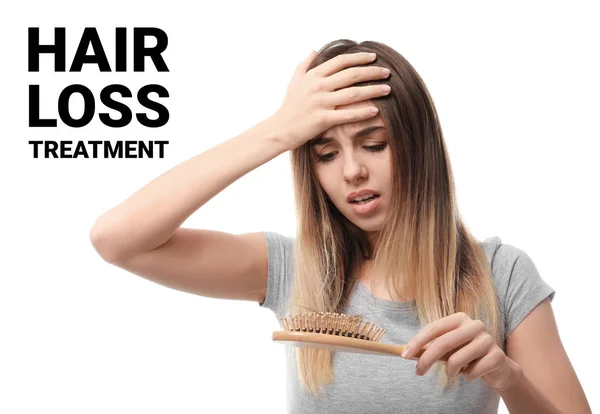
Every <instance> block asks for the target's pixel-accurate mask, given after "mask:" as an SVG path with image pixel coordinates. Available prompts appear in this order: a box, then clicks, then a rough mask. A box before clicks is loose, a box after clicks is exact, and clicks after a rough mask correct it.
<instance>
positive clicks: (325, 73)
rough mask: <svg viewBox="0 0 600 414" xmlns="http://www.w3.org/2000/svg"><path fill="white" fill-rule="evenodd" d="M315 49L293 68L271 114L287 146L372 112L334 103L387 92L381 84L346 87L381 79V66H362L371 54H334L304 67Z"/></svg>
mask: <svg viewBox="0 0 600 414" xmlns="http://www.w3.org/2000/svg"><path fill="white" fill-rule="evenodd" d="M315 57H316V52H315V51H312V52H311V53H310V55H309V56H308V58H306V59H305V60H304V61H302V62H300V63H299V64H298V66H297V68H296V72H295V73H294V75H293V77H292V80H291V81H290V84H289V85H288V88H287V92H286V95H285V99H284V102H283V104H282V105H281V107H280V108H279V109H278V110H277V111H276V112H275V114H274V115H273V116H272V117H271V118H272V119H275V120H276V123H277V125H278V126H279V130H280V131H285V132H284V137H282V139H283V140H285V144H286V146H287V147H288V149H294V148H296V147H298V146H300V145H302V144H304V143H306V142H307V141H308V140H310V139H311V138H314V137H315V136H317V135H319V134H320V133H321V132H323V131H325V130H327V129H329V128H331V127H332V126H334V125H337V124H342V123H347V122H356V121H362V120H365V119H368V118H371V117H373V116H375V115H376V112H371V108H361V109H338V110H336V109H335V108H336V106H340V105H346V104H350V103H354V102H358V101H363V100H367V99H372V98H377V97H381V96H384V95H387V94H388V93H389V91H384V90H382V85H369V86H359V87H349V88H347V86H349V85H352V84H354V83H357V82H363V81H369V80H376V79H385V78H387V77H388V76H389V71H388V72H383V71H382V69H383V68H381V67H377V66H363V67H351V66H355V65H364V64H368V63H370V62H373V61H374V60H375V54H371V53H365V52H360V53H352V54H342V55H338V56H336V57H334V58H332V59H330V60H328V61H327V62H324V63H322V64H321V65H319V66H317V67H315V68H313V69H311V70H308V68H309V67H310V64H311V63H312V61H313V59H314V58H315Z"/></svg>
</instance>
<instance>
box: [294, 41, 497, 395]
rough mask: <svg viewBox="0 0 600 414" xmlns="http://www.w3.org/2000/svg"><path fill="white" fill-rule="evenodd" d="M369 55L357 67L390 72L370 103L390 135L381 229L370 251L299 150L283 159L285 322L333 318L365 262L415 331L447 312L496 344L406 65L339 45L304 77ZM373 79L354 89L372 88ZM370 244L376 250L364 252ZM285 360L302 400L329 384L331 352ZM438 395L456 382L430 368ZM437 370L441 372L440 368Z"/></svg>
mask: <svg viewBox="0 0 600 414" xmlns="http://www.w3.org/2000/svg"><path fill="white" fill-rule="evenodd" d="M356 52H375V53H376V54H377V58H376V60H375V61H373V62H371V63H369V64H367V65H365V66H371V65H374V66H383V67H387V68H388V69H390V71H391V73H390V76H389V78H387V79H386V80H385V83H387V84H389V85H390V86H391V93H390V94H388V95H386V96H383V97H378V98H375V99H372V102H373V103H374V104H375V105H376V106H377V107H378V108H379V114H380V115H381V117H382V119H383V121H384V125H385V128H386V130H387V132H388V135H389V137H390V143H389V148H390V151H391V168H392V189H391V201H390V204H389V206H388V208H387V212H386V217H385V222H384V223H385V224H384V226H383V228H382V229H381V231H379V232H378V237H377V239H376V241H375V243H373V244H372V245H371V244H370V243H369V242H368V239H367V235H366V233H365V232H364V231H363V230H362V229H360V228H359V227H357V226H356V225H354V224H353V223H352V222H350V221H349V220H348V219H347V218H346V217H345V216H344V215H343V214H341V213H340V211H339V210H338V209H337V207H335V205H334V204H333V202H332V201H331V200H330V199H329V197H328V196H327V194H326V193H325V192H324V191H323V189H322V188H321V186H320V184H319V181H318V179H317V176H316V172H315V168H314V161H313V158H312V157H311V152H310V151H311V150H310V147H309V144H308V142H307V143H306V144H304V145H301V146H299V147H297V148H295V149H294V150H292V151H291V152H290V157H291V165H292V172H293V182H294V195H295V203H296V212H297V234H296V244H295V250H294V257H295V261H294V284H293V289H292V293H291V300H290V308H289V310H291V313H292V314H300V313H304V312H307V311H315V312H340V313H343V312H344V309H345V307H346V306H347V303H348V299H349V295H350V293H351V292H352V290H353V289H354V287H355V284H356V283H358V280H356V279H355V278H352V277H351V275H353V274H355V273H354V272H355V271H356V270H357V269H359V268H360V267H361V266H363V265H364V263H365V261H367V260H370V261H371V262H372V267H371V271H372V274H384V275H386V276H385V286H386V288H387V289H388V292H390V287H391V288H392V289H393V290H394V291H395V292H396V294H400V292H402V294H403V295H408V297H411V298H414V300H415V302H416V306H417V312H418V317H419V320H420V322H421V324H422V325H423V326H424V325H426V324H427V323H429V322H432V321H435V320H437V319H440V318H442V317H445V316H448V315H451V314H453V313H456V312H464V313H466V314H468V315H469V316H471V317H472V318H474V319H481V320H482V321H483V322H485V323H486V326H487V328H488V332H489V333H490V335H492V336H493V337H494V339H495V340H496V343H498V344H499V345H500V341H501V332H500V331H499V327H500V326H501V325H502V326H503V325H504V324H503V323H501V320H500V319H501V318H502V313H501V312H500V311H499V307H498V299H497V296H496V291H495V287H494V284H493V280H492V275H491V269H490V267H489V265H488V262H487V259H486V256H485V253H484V252H483V250H482V248H481V246H479V243H478V241H477V240H476V239H475V238H474V237H473V236H472V235H471V233H470V232H469V230H468V229H467V227H466V226H465V224H464V223H463V221H462V220H461V218H460V214H459V212H458V210H457V205H456V196H455V188H454V181H453V176H452V170H451V166H450V160H449V157H448V153H447V150H446V145H445V143H444V137H443V134H442V129H441V127H440V123H439V119H438V116H437V112H436V110H435V106H434V103H433V100H432V99H431V96H430V95H429V92H428V90H427V88H426V86H425V84H424V82H423V80H422V79H421V77H420V76H419V75H418V73H417V72H416V71H415V69H414V68H413V67H412V65H411V64H410V63H409V62H408V61H407V60H406V59H405V58H404V57H403V56H402V55H400V54H399V53H398V52H396V51H395V50H393V49H392V48H390V47H389V46H386V45H385V44H382V43H379V42H373V41H366V42H362V43H360V44H358V43H356V42H354V41H351V40H347V39H341V40H336V41H333V42H330V43H328V44H326V45H325V46H324V47H323V48H321V50H320V51H319V53H318V56H317V57H316V58H315V59H314V61H313V62H312V64H311V65H310V67H309V69H312V68H314V67H316V66H318V65H320V64H321V63H323V62H325V61H327V60H329V59H331V58H333V57H335V56H337V55H340V54H345V53H356ZM377 83H381V81H367V82H360V83H357V84H355V85H372V84H377ZM373 246H376V248H373ZM295 355H296V358H295V360H294V362H295V366H296V368H297V373H298V376H299V379H300V383H301V384H302V385H303V387H304V388H305V389H306V390H308V391H309V392H310V393H311V394H312V395H316V394H318V392H319V390H322V389H323V386H324V385H325V384H328V383H331V382H332V380H333V379H334V374H333V369H332V363H331V351H326V350H318V349H306V348H300V349H296V350H295ZM434 367H435V368H434V370H435V371H436V372H438V374H439V376H438V378H439V380H440V383H441V385H442V387H444V388H445V387H446V386H448V385H449V384H452V383H454V380H456V378H455V377H454V378H450V377H448V375H447V374H446V370H445V366H444V365H442V364H435V365H434ZM440 367H444V368H443V369H440Z"/></svg>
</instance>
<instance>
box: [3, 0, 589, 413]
mask: <svg viewBox="0 0 600 414" xmlns="http://www.w3.org/2000/svg"><path fill="white" fill-rule="evenodd" d="M16 4H18V5H16ZM206 4H207V5H201V3H200V2H195V3H192V2H190V3H184V2H176V1H170V2H149V1H145V2H141V1H140V2H125V1H121V2H111V1H103V2H95V3H90V2H66V1H53V2H41V1H37V2H19V3H13V6H14V7H16V9H15V10H13V11H12V12H9V11H8V10H4V11H3V13H2V25H1V26H2V33H1V35H2V37H1V38H2V58H1V66H0V70H1V71H2V77H1V79H2V92H3V94H2V95H3V96H2V100H1V101H0V105H2V107H1V108H0V109H1V114H2V150H1V151H0V153H1V157H2V159H1V160H2V162H1V166H0V168H2V171H1V172H2V173H1V180H2V196H1V197H2V203H1V204H0V206H1V207H0V208H1V209H2V214H1V215H0V219H1V220H2V223H1V228H2V241H1V242H0V243H2V250H1V252H2V267H1V268H0V275H1V279H0V283H1V286H0V324H1V325H0V335H1V338H0V412H2V413H9V414H16V413H49V412H56V413H59V412H60V413H63V414H66V413H146V414H149V413H201V412H202V413H203V412H215V413H216V412H223V413H225V412H244V411H251V412H254V411H262V412H267V413H280V412H283V411H284V410H285V381H284V380H285V366H284V348H283V347H282V345H279V344H274V343H272V342H271V332H272V331H273V330H275V329H278V326H279V325H278V322H277V320H276V318H275V317H274V316H273V314H272V313H271V312H270V311H269V310H267V309H261V308H259V306H258V305H257V304H256V303H252V302H236V301H222V300H216V299H211V298H204V297H199V296H195V295H191V294H187V293H183V292H179V291H176V290H172V289H168V288H165V287H163V286H160V285H158V284H155V283H152V282H150V281H148V280H145V279H143V278H141V277H138V276H135V275H133V274H131V273H127V272H126V271H124V270H121V269H119V268H117V267H114V266H112V265H110V264H108V263H106V262H104V261H102V259H101V258H100V257H99V256H98V255H97V253H96V252H95V251H94V249H93V247H92V245H91V244H90V241H89V231H90V229H91V226H92V225H93V223H94V221H95V219H96V218H97V217H98V216H99V215H100V214H101V213H103V212H104V211H106V210H108V209H110V208H111V207H113V206H115V205H116V204H118V203H120V202H121V201H123V200H124V199H125V198H127V197H129V196H130V195H131V194H132V193H133V192H134V191H136V190H137V189H139V188H141V187H142V186H143V185H144V184H146V183H147V182H149V181H151V180H152V179H153V178H155V177H156V176H158V175H160V174H162V173H163V172H164V171H166V170H168V169H170V168H172V167H174V166H175V165H177V164H179V163H181V162H183V161H185V160H187V159H189V158H191V157H192V156H194V155H196V154H199V153H201V152H203V151H205V150H207V149H209V148H211V147H212V146H214V145H216V144H218V143H220V142H223V141H225V140H227V139H229V138H231V137H233V136H235V135H237V134H239V133H241V132H243V131H244V130H246V129H247V128H249V127H251V126H253V125H255V124H256V123H258V122H259V121H261V120H262V119H264V118H266V117H267V116H269V115H271V114H272V113H273V112H274V111H275V110H276V109H277V108H278V106H279V105H280V103H281V101H282V99H283V95H284V92H285V89H286V87H287V84H288V81H289V79H290V77H291V75H292V73H293V71H294V69H295V66H296V64H297V63H298V62H299V61H301V60H302V59H304V58H305V57H306V56H307V55H308V53H309V52H310V50H311V49H315V50H318V49H319V48H320V47H321V46H322V45H324V44H325V43H327V42H329V41H331V40H334V39H339V38H350V39H353V40H357V41H364V40H376V41H381V42H384V43H386V44H388V45H389V46H391V47H393V48H394V49H396V50H398V51H399V52H400V53H401V54H402V55H404V56H405V57H406V58H407V59H408V60H409V62H411V64H413V66H414V67H415V68H416V70H417V71H418V72H419V73H420V74H421V76H422V77H423V79H424V81H425V83H426V84H427V86H428V88H429V90H430V92H431V94H432V96H433V99H434V101H435V103H436V106H437V110H438V112H439V115H440V118H441V124H442V128H443V132H444V135H445V138H446V143H447V146H448V149H449V152H450V157H451V162H452V168H453V171H454V174H455V178H456V185H457V192H458V193H457V195H458V201H459V208H460V211H461V214H462V216H463V218H464V220H465V222H466V224H467V225H468V226H469V228H470V229H471V230H472V232H473V233H474V234H475V236H476V237H477V238H479V239H483V238H486V237H490V236H494V235H497V236H500V237H501V238H502V241H503V242H504V243H509V244H512V245H515V246H517V247H519V248H521V249H523V250H524V251H526V252H527V253H528V254H529V255H530V256H531V257H532V259H533V260H534V262H535V264H536V266H537V267H538V270H539V271H540V274H541V275H542V277H543V278H544V280H545V281H546V282H547V283H549V284H550V285H551V286H552V287H553V288H554V289H556V291H557V293H556V297H555V299H554V303H553V308H554V312H555V315H556V319H557V321H558V326H559V330H560V335H561V339H562V341H563V344H564V346H565V348H566V350H567V353H568V355H569V358H570V360H571V362H572V364H573V366H574V367H575V370H576V372H577V374H578V377H579V379H580V381H581V383H582V385H583V387H584V389H585V391H586V393H587V397H588V399H589V401H590V404H591V406H592V409H593V410H594V409H596V410H599V409H600V399H599V397H598V394H597V393H593V391H594V390H598V389H599V388H598V386H599V384H600V383H599V381H598V378H597V373H598V371H599V370H600V363H599V362H598V358H597V357H596V355H597V352H598V346H597V342H596V341H594V338H595V337H597V335H596V332H595V329H594V328H593V326H597V324H598V322H597V316H598V311H597V302H598V299H597V298H598V289H599V288H600V282H599V280H600V271H599V270H598V267H597V262H596V260H597V258H598V247H599V243H598V233H599V231H600V222H599V219H598V216H597V212H598V211H599V210H600V204H599V202H598V181H599V178H600V167H599V166H598V161H597V159H598V158H597V157H598V149H599V145H598V139H599V138H600V137H599V132H598V114H599V109H600V108H599V106H600V105H599V103H598V102H599V101H598V95H599V93H600V84H599V81H598V73H600V64H599V56H598V39H600V29H599V26H598V24H597V22H598V18H599V17H600V16H598V13H596V12H594V8H593V6H592V5H593V2H581V1H580V2H569V3H567V2H562V3H561V5H558V4H556V3H552V4H550V3H549V2H543V3H542V2H540V3H532V2H506V1H505V2H498V3H495V5H491V4H488V3H485V4H483V2H437V3H434V2H425V1H413V2H398V1H393V2H391V1H390V2H377V1H369V2H356V3H352V2H348V1H344V2H339V3H337V4H335V3H334V2H323V1H321V2H315V3H311V2H306V1H305V2H302V3H294V4H293V5H292V4H290V5H284V3H282V2H278V3H275V2H273V3H272V4H269V3H267V2H265V1H263V2H241V1H239V2H220V3H219V2H208V3H206ZM142 26H153V27H159V28H161V29H163V30H164V31H166V33H167V34H168V37H169V46H168V48H167V50H166V51H165V52H164V53H163V56H164V58H165V60H166V63H167V65H168V67H169V69H170V72H168V73H157V72H156V70H155V69H154V67H153V65H152V64H151V63H150V61H149V60H147V61H146V65H147V70H146V72H145V73H134V72H133V70H132V63H133V61H132V54H131V45H132V28H133V27H142ZM28 27H40V38H41V41H42V43H44V44H45V43H52V42H53V39H54V27H66V55H67V63H66V67H67V69H68V68H69V67H70V65H71V62H72V58H73V56H74V53H75V50H76V48H77V45H78V43H79V40H80V38H81V34H82V33H83V29H84V28H85V27H96V28H97V30H98V33H99V34H100V37H101V39H102V42H103V46H104V49H105V51H106V53H107V55H108V59H109V62H110V64H111V67H112V68H114V61H115V57H114V39H115V31H114V29H115V27H127V28H128V46H129V54H128V68H129V72H127V73H116V72H111V73H100V72H99V70H98V68H97V67H96V66H94V65H84V68H83V71H82V72H80V73H69V72H65V73H54V72H53V68H54V64H53V62H54V61H53V58H52V57H50V56H49V55H42V57H41V58H40V62H41V66H40V72H39V73H28V72H27V28H28ZM90 53H91V49H90ZM74 83H82V84H84V85H86V86H88V87H89V88H90V89H91V90H92V91H93V92H94V94H95V96H96V97H97V99H98V100H97V106H96V114H97V113H98V112H99V111H102V112H106V111H107V109H106V108H105V107H104V106H103V105H102V103H101V102H100V101H99V94H100V91H101V89H102V88H103V87H104V86H107V85H109V84H113V83H121V84H123V85H126V86H127V87H129V88H130V89H131V90H132V91H133V93H134V96H135V93H136V92H137V90H138V89H139V88H140V87H141V86H143V85H145V84H148V83H158V84H160V85H163V86H164V87H165V88H167V89H168V91H169V93H170V97H169V98H168V99H161V100H160V101H161V102H162V103H164V104H165V105H166V106H167V108H168V109H169V112H170V115H171V119H170V121H169V122H168V124H167V125H166V126H164V127H162V128H157V129H150V128H145V127H143V126H141V125H140V124H138V123H137V121H135V118H134V121H133V122H132V123H131V124H130V125H129V126H127V127H125V128H121V129H113V128H109V127H107V126H105V125H103V124H102V123H101V122H100V121H99V119H98V117H97V115H96V116H95V117H94V120H93V121H92V122H91V123H90V124H89V125H88V126H86V127H83V128H79V129H75V128H69V127H67V126H65V125H64V124H62V123H61V122H60V120H59V126H58V127H57V128H29V127H28V92H27V91H28V85H30V84H39V85H40V91H41V104H40V112H41V115H42V117H46V118H56V117H57V115H58V112H57V101H58V95H59V94H60V91H62V90H63V89H64V88H65V87H66V86H68V85H70V84H74ZM115 96H117V95H115ZM129 104H130V107H131V108H132V110H134V113H135V112H136V111H143V108H142V107H141V106H140V105H139V104H138V103H137V101H136V100H135V98H132V99H130V100H129ZM72 108H73V116H75V117H77V116H78V115H81V110H82V108H81V107H79V111H80V112H79V113H78V112H77V111H78V109H77V108H78V102H77V99H73V102H72ZM110 112H111V114H112V116H113V118H118V115H117V114H116V112H114V111H112V110H110ZM152 115H153V114H151V116H152ZM34 139H39V140H71V141H80V140H81V141H88V140H111V141H117V140H145V141H150V140H169V142H170V144H169V145H168V146H167V147H166V156H165V158H164V159H159V158H154V159H100V158H98V159H85V158H78V159H42V158H38V159H34V158H33V155H32V154H33V153H32V147H31V146H30V145H28V143H27V142H28V141H29V140H34ZM184 227H193V228H205V229H214V230H221V231H226V232H231V233H245V232H252V231H276V232H279V233H282V234H284V235H289V236H294V235H295V214H294V205H293V192H292V182H291V172H290V166H289V155H288V153H284V154H282V155H281V156H279V157H277V158H275V159H274V160H272V161H271V162H269V163H267V164H265V165H263V166H261V167H259V168H257V169H256V170H254V171H253V172H251V173H249V174H247V175H246V176H244V177H242V178H241V179H240V180H238V181H237V182H235V183H234V184H232V185H231V186H230V187H228V188H227V189H225V190H224V191H223V192H222V193H220V194H219V195H217V196H216V197H215V198H213V199H212V200H211V201H209V202H208V203H207V204H206V205H205V206H203V207H202V208H201V209H200V210H199V211H197V212H196V213H195V214H193V215H192V216H191V217H190V218H189V219H188V220H187V221H186V222H185V223H184ZM500 412H504V413H506V412H507V411H506V408H505V407H504V405H503V404H502V403H501V409H500Z"/></svg>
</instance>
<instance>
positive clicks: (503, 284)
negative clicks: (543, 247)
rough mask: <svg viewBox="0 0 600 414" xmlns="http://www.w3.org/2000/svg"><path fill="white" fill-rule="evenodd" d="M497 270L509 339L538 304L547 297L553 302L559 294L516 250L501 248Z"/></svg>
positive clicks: (496, 260) (526, 256)
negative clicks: (556, 294)
mask: <svg viewBox="0 0 600 414" xmlns="http://www.w3.org/2000/svg"><path fill="white" fill-rule="evenodd" d="M493 270H494V273H495V275H496V279H497V284H498V285H497V287H498V294H499V297H500V305H501V307H502V310H503V312H504V318H505V328H506V338H508V336H509V335H510V334H511V333H512V331H514V330H515V328H516V327H517V326H518V325H519V324H520V323H521V322H522V321H523V320H524V319H525V317H526V316H527V315H529V313H530V312H531V311H532V310H533V309H534V308H535V307H536V306H537V305H538V304H540V303H541V302H542V301H543V300H544V299H546V298H547V297H549V298H550V301H552V300H553V299H554V295H555V293H556V292H555V290H554V289H553V288H552V287H551V286H550V285H548V283H546V282H545V281H544V280H543V279H542V277H541V276H540V274H539V272H538V270H537V268H536V266H535V264H534V263H533V260H532V259H531V257H529V255H528V254H527V253H525V252H524V251H523V250H521V249H519V248H517V247H515V246H512V245H509V244H501V245H500V246H499V247H498V250H497V252H496V255H495V257H494V262H493Z"/></svg>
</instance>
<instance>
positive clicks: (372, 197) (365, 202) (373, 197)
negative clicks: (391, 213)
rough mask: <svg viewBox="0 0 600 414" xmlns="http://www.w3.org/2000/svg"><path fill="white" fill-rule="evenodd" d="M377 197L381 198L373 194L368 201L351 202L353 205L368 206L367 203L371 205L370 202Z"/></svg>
mask: <svg viewBox="0 0 600 414" xmlns="http://www.w3.org/2000/svg"><path fill="white" fill-rule="evenodd" d="M377 197H379V195H378V194H373V195H372V196H370V197H369V198H366V199H364V200H361V201H354V200H351V201H350V202H351V203H352V204H367V203H369V202H370V201H372V200H375V199H376V198H377Z"/></svg>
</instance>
